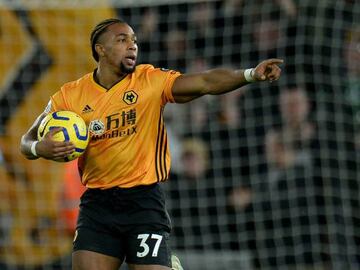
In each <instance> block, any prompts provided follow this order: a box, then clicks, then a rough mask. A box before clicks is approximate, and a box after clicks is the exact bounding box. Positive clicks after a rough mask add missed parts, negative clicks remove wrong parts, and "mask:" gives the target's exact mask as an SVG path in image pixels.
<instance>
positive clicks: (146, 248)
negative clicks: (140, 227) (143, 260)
mask: <svg viewBox="0 0 360 270" xmlns="http://www.w3.org/2000/svg"><path fill="white" fill-rule="evenodd" d="M149 236H150V234H148V233H144V234H139V235H138V237H137V239H141V242H140V247H141V248H142V249H143V250H142V251H141V252H137V253H136V256H137V257H145V256H146V255H148V254H149V251H150V247H149V245H148V244H147V243H146V240H148V238H149ZM150 238H151V239H155V240H156V243H155V245H154V248H153V251H152V254H151V256H152V257H157V255H158V251H159V247H160V244H161V241H162V239H163V236H162V235H160V234H154V233H153V234H151V236H150Z"/></svg>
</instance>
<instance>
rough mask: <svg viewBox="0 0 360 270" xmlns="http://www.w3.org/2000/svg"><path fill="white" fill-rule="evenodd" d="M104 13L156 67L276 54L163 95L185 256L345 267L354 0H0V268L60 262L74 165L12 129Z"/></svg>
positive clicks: (23, 123) (67, 237)
mask: <svg viewBox="0 0 360 270" xmlns="http://www.w3.org/2000/svg"><path fill="white" fill-rule="evenodd" d="M113 16H119V17H122V18H123V19H125V20H126V21H128V22H129V24H130V25H132V26H133V27H134V29H135V31H136V33H137V35H138V40H139V49H140V62H149V63H152V64H154V65H155V66H160V67H166V68H171V69H176V70H180V71H182V72H197V71H202V70H206V69H208V68H213V67H216V66H220V65H221V66H228V67H233V68H247V67H253V66H255V65H256V64H257V63H258V62H259V61H261V60H263V59H266V58H268V57H279V58H284V60H285V64H284V65H283V67H282V68H283V74H282V75H283V76H282V78H281V80H280V81H278V82H276V83H272V84H268V83H262V84H253V85H249V86H247V87H245V88H244V89H241V90H239V91H235V92H233V93H230V94H227V95H224V96H216V97H214V96H207V97H203V98H201V99H198V100H195V101H193V102H191V103H189V104H184V105H173V104H171V105H168V106H167V108H166V121H167V128H168V131H169V136H170V142H171V150H172V154H173V165H172V173H171V176H170V180H169V181H168V182H167V183H166V184H165V185H164V189H165V193H166V196H167V199H168V201H167V202H168V209H169V212H170V215H171V217H172V222H173V234H172V242H171V244H172V248H173V250H174V251H175V252H176V253H177V254H178V255H179V257H180V259H181V260H182V262H183V264H184V268H185V269H219V268H220V267H221V268H223V269H249V270H251V269H324V270H325V269H359V268H360V256H359V254H360V246H359V245H360V237H359V235H360V234H359V227H358V226H359V225H358V224H359V222H360V215H359V210H360V209H359V207H360V204H359V202H360V197H359V191H360V190H359V179H360V178H359V174H358V169H359V168H358V166H359V159H358V158H359V149H360V137H359V131H358V123H359V112H360V96H359V95H360V79H359V78H360V64H359V63H360V4H359V2H358V1H356V0H336V1H335V0H333V1H331V0H323V1H310V0H305V1H297V0H277V1H264V0H263V1H261V0H253V1H243V0H224V1H201V2H199V1H171V3H170V4H169V3H165V1H123V2H122V1H59V0H57V1H55V0H53V1H45V2H43V1H2V2H0V51H1V54H0V72H1V74H2V76H0V90H1V92H0V93H1V96H0V102H1V108H0V120H1V124H0V127H1V137H0V142H1V147H2V152H3V153H2V156H3V158H2V159H1V161H2V165H3V166H2V167H1V171H0V173H1V175H0V181H1V185H0V193H1V194H0V198H1V199H0V228H1V230H0V269H69V260H68V259H69V254H70V252H71V238H72V230H73V227H72V226H73V225H71V224H73V223H72V222H73V219H74V218H73V216H72V215H73V214H74V213H73V212H74V211H73V212H72V211H71V210H74V209H75V212H76V207H74V206H73V204H72V203H75V205H76V202H77V200H76V198H77V196H78V194H80V193H81V190H80V188H75V187H74V185H75V184H74V183H75V181H74V182H69V183H68V184H66V180H65V179H72V180H73V178H76V176H69V175H68V174H64V166H63V165H61V164H54V163H52V162H47V161H44V160H40V161H26V160H24V159H23V158H22V157H21V155H20V154H19V151H18V143H19V140H20V136H21V134H23V133H24V132H25V130H26V129H27V128H28V126H29V124H30V123H31V122H32V121H33V119H34V118H35V117H36V115H38V114H39V113H40V112H41V111H42V110H43V108H44V106H45V105H46V103H47V101H48V97H49V96H50V95H51V94H52V93H53V92H54V91H56V90H57V89H58V88H59V87H60V86H61V85H62V84H63V83H64V82H67V81H70V80H74V79H77V78H78V77H79V76H81V75H82V74H84V73H86V72H89V70H92V69H93V68H94V62H93V61H92V59H91V52H90V46H89V34H90V31H91V29H92V27H93V26H94V25H95V24H96V23H97V22H98V21H100V20H102V19H104V18H107V17H113ZM66 169H67V170H66V172H69V173H70V174H71V172H73V170H72V169H71V167H70V166H69V168H68V167H66ZM64 183H65V184H64ZM73 189H75V190H76V192H75V195H74V193H71V192H72V190H73ZM69 193H71V194H72V195H71V194H70V195H69ZM69 205H70V206H69ZM67 207H68V208H70V210H69V211H68V212H66V211H64V209H65V208H67ZM21 267H22V268H21Z"/></svg>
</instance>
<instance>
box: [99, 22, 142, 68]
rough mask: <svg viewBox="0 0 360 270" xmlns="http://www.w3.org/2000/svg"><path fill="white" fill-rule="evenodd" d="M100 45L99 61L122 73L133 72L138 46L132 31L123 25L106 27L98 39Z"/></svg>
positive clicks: (117, 24)
mask: <svg viewBox="0 0 360 270" xmlns="http://www.w3.org/2000/svg"><path fill="white" fill-rule="evenodd" d="M98 43H99V44H101V61H103V63H106V64H108V65H110V66H114V67H115V68H119V69H120V71H121V72H123V73H132V72H133V71H134V70H135V66H136V58H137V53H138V46H137V43H136V36H135V33H134V31H133V29H132V28H131V27H130V26H129V25H127V24H125V23H115V24H112V25H110V26H108V28H107V30H106V32H105V33H103V34H102V35H101V36H100V38H99V42H98Z"/></svg>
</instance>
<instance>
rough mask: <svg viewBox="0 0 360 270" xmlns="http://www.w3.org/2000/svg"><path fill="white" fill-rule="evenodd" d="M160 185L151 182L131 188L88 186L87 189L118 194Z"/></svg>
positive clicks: (93, 191)
mask: <svg viewBox="0 0 360 270" xmlns="http://www.w3.org/2000/svg"><path fill="white" fill-rule="evenodd" d="M158 185H159V184H158V183H154V184H150V185H140V186H135V187H131V188H121V187H112V188H107V189H100V188H88V189H87V191H88V192H90V193H102V194H114V193H116V194H132V193H137V192H142V191H147V190H151V189H153V188H155V187H157V186H158Z"/></svg>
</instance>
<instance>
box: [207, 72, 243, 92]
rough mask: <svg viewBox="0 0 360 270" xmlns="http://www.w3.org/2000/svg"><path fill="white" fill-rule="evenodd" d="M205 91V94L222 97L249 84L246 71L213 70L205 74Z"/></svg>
mask: <svg viewBox="0 0 360 270" xmlns="http://www.w3.org/2000/svg"><path fill="white" fill-rule="evenodd" d="M203 76H204V77H203V78H204V82H205V86H206V87H205V89H206V92H205V93H204V94H208V95H220V94H224V93H227V92H230V91H233V90H235V89H238V88H240V87H241V86H243V85H245V84H248V82H247V81H246V79H245V77H244V70H242V69H238V70H230V69H223V68H218V69H212V70H209V71H207V72H205V73H204V74H203Z"/></svg>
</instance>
